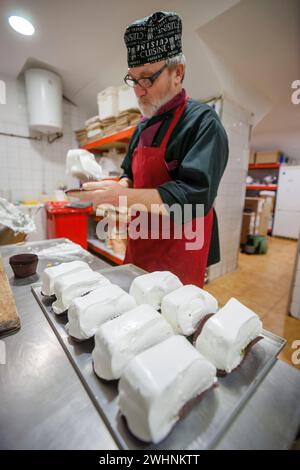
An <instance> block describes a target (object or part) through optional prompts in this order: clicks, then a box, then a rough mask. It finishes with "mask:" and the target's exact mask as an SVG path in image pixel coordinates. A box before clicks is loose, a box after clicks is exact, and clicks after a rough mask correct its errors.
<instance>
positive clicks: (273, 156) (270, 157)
mask: <svg viewBox="0 0 300 470" xmlns="http://www.w3.org/2000/svg"><path fill="white" fill-rule="evenodd" d="M280 156H281V152H279V150H277V151H273V152H256V156H255V163H256V164H257V165H258V164H262V163H265V164H267V163H279V162H280Z"/></svg>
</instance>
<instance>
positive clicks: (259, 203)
mask: <svg viewBox="0 0 300 470" xmlns="http://www.w3.org/2000/svg"><path fill="white" fill-rule="evenodd" d="M263 205H264V199H263V198H261V197H246V198H245V205H244V208H245V209H247V211H248V212H250V211H251V212H255V214H258V213H259V212H261V211H262V210H263Z"/></svg>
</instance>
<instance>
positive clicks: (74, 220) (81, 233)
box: [46, 202, 93, 249]
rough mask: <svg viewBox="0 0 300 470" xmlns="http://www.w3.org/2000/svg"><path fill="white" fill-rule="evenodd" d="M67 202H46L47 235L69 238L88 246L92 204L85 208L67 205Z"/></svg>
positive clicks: (49, 236)
mask: <svg viewBox="0 0 300 470" xmlns="http://www.w3.org/2000/svg"><path fill="white" fill-rule="evenodd" d="M67 205H68V203H67V202H48V203H47V204H46V216H47V237H48V238H68V239H69V240H71V241H72V242H74V243H78V244H79V245H80V246H82V248H84V249H86V248H87V227H88V214H89V213H90V212H92V209H93V208H92V205H90V206H89V207H85V208H75V207H66V206H67Z"/></svg>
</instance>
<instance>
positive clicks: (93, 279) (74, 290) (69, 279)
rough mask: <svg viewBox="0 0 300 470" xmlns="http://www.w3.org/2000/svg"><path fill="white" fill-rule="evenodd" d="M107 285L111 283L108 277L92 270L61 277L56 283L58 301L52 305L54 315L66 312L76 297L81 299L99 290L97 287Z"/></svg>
mask: <svg viewBox="0 0 300 470" xmlns="http://www.w3.org/2000/svg"><path fill="white" fill-rule="evenodd" d="M107 284H110V282H109V280H108V279H107V278H106V277H104V276H103V275H102V274H100V273H97V272H96V271H92V270H91V269H85V270H82V271H79V272H75V273H71V274H67V275H65V276H61V277H60V278H59V279H58V280H57V281H55V282H54V294H55V296H56V301H55V302H53V304H52V308H53V311H54V313H56V314H57V315H59V314H61V313H63V312H65V311H66V310H68V308H69V305H70V304H71V302H72V300H74V299H75V297H80V296H81V295H83V294H86V293H87V292H90V291H92V290H94V289H97V287H101V286H104V285H107Z"/></svg>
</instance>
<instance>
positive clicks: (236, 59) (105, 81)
mask: <svg viewBox="0 0 300 470" xmlns="http://www.w3.org/2000/svg"><path fill="white" fill-rule="evenodd" d="M160 9H164V10H175V11H177V12H178V13H179V14H180V15H181V16H182V18H183V45H184V51H185V53H186V57H187V63H188V68H187V74H186V80H185V86H186V88H187V90H188V92H189V95H190V96H193V97H195V98H202V99H204V98H208V97H211V96H214V95H218V94H219V93H222V92H226V93H227V94H229V95H230V96H231V97H232V98H234V99H235V100H236V101H238V102H239V103H240V104H242V105H243V106H244V107H247V108H248V109H249V110H250V111H252V112H253V113H254V114H255V121H254V122H255V128H254V131H253V136H252V146H254V147H257V148H259V149H260V148H261V149H263V148H270V147H272V148H280V149H282V150H283V151H285V152H286V153H288V154H289V155H291V156H295V157H297V156H298V157H299V158H300V142H298V140H299V141H300V139H299V138H298V139H297V136H299V135H300V105H298V106H296V105H292V104H291V100H290V96H291V83H292V81H293V80H296V79H300V53H299V47H300V42H299V32H300V22H299V17H300V16H299V11H300V2H299V1H298V0H242V1H239V0H165V1H164V2H162V1H161V0H160V1H158V0H148V1H147V3H145V2H141V1H137V0H124V1H120V0H110V1H109V2H107V0H51V1H49V0H26V1H25V0H23V1H21V0H20V1H17V0H1V2H0V44H1V50H0V78H1V74H4V75H8V76H11V77H18V76H20V74H21V72H22V71H23V70H24V68H26V67H28V66H29V65H32V64H42V65H43V66H45V67H47V68H50V69H52V70H55V71H56V72H58V73H59V74H60V75H61V77H62V79H63V88H64V95H65V96H66V97H67V98H68V99H70V100H71V101H72V102H74V103H75V104H77V105H78V106H82V107H83V108H84V109H85V110H86V111H87V113H88V114H89V115H93V114H95V113H96V112H97V104H96V96H97V93H98V92H99V91H101V90H102V89H103V88H105V87H107V86H109V85H120V84H121V83H122V77H123V76H124V75H125V73H126V51H125V46H124V43H123V32H124V28H125V27H126V25H127V24H128V23H130V22H131V21H133V20H134V19H137V18H140V17H143V16H146V15H147V14H149V13H151V12H153V11H155V10H160ZM18 13H19V14H23V15H24V16H26V17H27V18H28V19H31V20H32V22H33V24H34V26H35V28H36V34H35V35H34V36H31V37H25V36H20V35H19V34H17V33H16V32H14V31H13V30H12V29H11V28H10V27H9V25H8V23H7V17H8V16H9V15H11V14H18ZM3 45H4V47H3Z"/></svg>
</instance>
